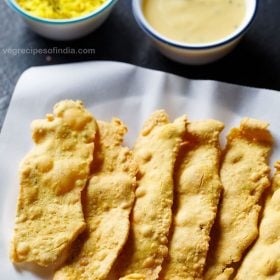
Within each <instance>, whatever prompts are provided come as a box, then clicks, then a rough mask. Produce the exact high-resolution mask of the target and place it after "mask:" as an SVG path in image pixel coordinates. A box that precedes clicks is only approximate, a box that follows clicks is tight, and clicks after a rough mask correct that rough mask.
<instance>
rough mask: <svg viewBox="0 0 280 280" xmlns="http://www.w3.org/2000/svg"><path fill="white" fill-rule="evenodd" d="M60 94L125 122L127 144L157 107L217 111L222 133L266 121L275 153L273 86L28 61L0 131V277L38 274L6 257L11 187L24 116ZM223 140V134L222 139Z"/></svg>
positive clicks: (25, 130) (278, 122)
mask: <svg viewBox="0 0 280 280" xmlns="http://www.w3.org/2000/svg"><path fill="white" fill-rule="evenodd" d="M62 99H81V100H83V101H84V103H85V105H86V106H87V107H88V108H89V110H90V111H91V112H92V113H93V114H94V115H95V116H96V117H97V118H98V119H103V120H110V119H111V118H112V117H113V116H116V117H119V118H121V119H122V120H123V121H124V122H125V123H126V124H127V125H128V127H129V133H128V135H127V138H126V142H127V143H128V144H129V145H130V146H132V144H133V142H134V140H135V138H136V136H137V133H138V131H139V129H140V127H141V125H142V123H143V121H144V120H145V119H146V118H147V117H148V115H149V114H150V113H152V112H153V111H154V110H155V109H158V108H164V109H166V110H167V112H168V113H169V114H170V117H171V119H173V118H174V117H177V116H180V115H182V114H187V115H188V116H189V118H190V119H205V118H216V119H219V120H221V121H223V122H224V123H225V124H226V129H225V132H224V134H223V136H224V135H225V133H226V132H227V131H228V130H229V129H230V127H232V126H236V125H238V123H239V121H240V119H241V118H242V117H244V116H249V117H254V118H258V119H262V120H265V121H268V122H269V123H270V124H271V131H272V133H273V135H274V137H275V140H276V142H277V145H275V149H274V152H273V155H272V158H271V162H272V163H273V162H274V161H275V160H276V159H280V149H279V148H278V143H280V110H279V104H280V95H279V93H278V92H275V91H271V90H264V89H254V88H247V87H241V86H237V85H229V84H224V83H219V82H213V81H194V80H187V79H184V78H180V77H177V76H174V75H170V74H166V73H162V72H159V71H153V70H147V69H143V68H140V67H136V66H132V65H128V64H123V63H115V62H89V63H78V64H68V65H59V66H48V67H38V68H31V69H29V70H28V71H26V72H25V73H24V74H23V75H22V77H21V78H20V80H19V82H18V84H17V86H16V89H15V92H14V95H13V98H12V101H11V104H10V107H9V111H8V114H7V117H6V120H5V123H4V126H3V128H2V132H1V135H0V213H1V216H0V217H1V220H0V279H4V280H14V279H27V280H32V279H42V278H44V279H45V278H47V276H43V275H42V274H39V275H38V274H34V273H31V272H29V271H25V270H17V269H16V268H15V267H14V266H13V265H12V264H11V263H10V261H9V257H8V251H9V242H10V239H11V236H12V230H13V223H14V217H15V208H16V199H17V193H18V188H19V187H18V174H17V171H18V165H19V162H20V160H21V159H22V158H23V156H24V155H25V154H26V153H27V152H28V151H29V150H30V149H31V147H32V142H31V133H30V129H29V127H30V123H31V121H32V120H34V119H37V118H42V117H44V115H45V114H46V113H48V112H52V106H53V105H54V104H55V103H56V102H57V101H59V100H62ZM222 142H224V140H223V141H222Z"/></svg>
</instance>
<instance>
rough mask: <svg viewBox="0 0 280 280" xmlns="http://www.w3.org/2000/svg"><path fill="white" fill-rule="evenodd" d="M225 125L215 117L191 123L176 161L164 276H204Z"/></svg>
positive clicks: (215, 204)
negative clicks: (220, 140)
mask: <svg viewBox="0 0 280 280" xmlns="http://www.w3.org/2000/svg"><path fill="white" fill-rule="evenodd" d="M223 128H224V125H223V124H222V123H221V122H218V121H214V120H207V121H199V122H192V123H191V124H190V125H189V126H188V132H189V134H188V135H186V137H185V139H184V140H185V145H184V146H183V147H182V149H181V150H180V152H179V156H178V159H177V162H176V165H175V199H174V207H173V209H174V220H173V225H172V227H171V233H170V235H169V239H170V240H169V254H168V257H167V258H166V261H165V262H164V266H163V271H162V273H161V275H160V279H166V280H167V279H170V280H171V279H177V280H179V279H182V280H185V279H202V276H203V270H204V265H205V261H206V256H207V252H208V247H209V239H210V230H211V228H212V225H213V223H214V219H215V217H216V213H217V205H218V202H219V197H220V193H221V190H222V186H221V182H220V177H219V164H220V145H219V135H220V132H221V131H222V129H223Z"/></svg>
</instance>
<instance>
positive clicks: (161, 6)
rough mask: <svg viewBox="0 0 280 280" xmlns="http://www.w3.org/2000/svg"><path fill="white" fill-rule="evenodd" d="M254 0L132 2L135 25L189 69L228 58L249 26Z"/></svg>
mask: <svg viewBox="0 0 280 280" xmlns="http://www.w3.org/2000/svg"><path fill="white" fill-rule="evenodd" d="M258 2H259V1H258V0H132V8H133V14H134V16H135V19H136V21H137V23H138V25H139V26H140V27H141V28H142V30H143V31H144V32H145V33H146V34H147V35H148V36H149V38H150V39H151V40H152V42H153V43H154V45H155V46H156V47H157V48H158V49H159V51H160V52H161V53H162V54H163V55H165V56H167V57H168V58H170V59H172V60H174V61H176V62H180V63H184V64H191V65H201V64H206V63H211V62H214V61H216V60H218V59H220V58H222V57H224V56H225V55H226V54H228V53H229V52H230V51H231V50H232V49H233V48H234V47H235V46H236V45H237V43H238V42H239V41H240V39H241V38H242V36H243V35H244V34H245V33H246V31H247V30H248V29H249V27H250V26H251V25H252V23H253V21H254V19H255V17H256V13H257V8H258Z"/></svg>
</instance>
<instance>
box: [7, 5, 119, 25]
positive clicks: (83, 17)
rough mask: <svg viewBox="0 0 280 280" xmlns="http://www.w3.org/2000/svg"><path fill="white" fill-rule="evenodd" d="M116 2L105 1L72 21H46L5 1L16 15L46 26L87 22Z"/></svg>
mask: <svg viewBox="0 0 280 280" xmlns="http://www.w3.org/2000/svg"><path fill="white" fill-rule="evenodd" d="M117 1H118V0H107V1H106V2H105V3H104V4H103V5H101V6H100V7H99V8H98V9H96V10H94V11H92V12H90V13H88V14H86V15H84V16H81V17H76V18H72V19H48V18H42V17H37V16H34V15H31V14H30V13H28V12H27V11H25V10H24V9H23V8H21V7H20V6H19V5H18V4H17V3H16V1H15V0H6V2H7V4H8V5H9V6H10V7H11V8H12V9H13V10H14V11H16V12H17V13H19V14H20V15H21V16H24V17H26V18H28V19H30V20H34V21H37V22H40V23H46V24H58V25H62V24H71V23H78V22H81V21H84V20H87V19H89V18H93V17H95V16H97V15H99V14H101V13H102V12H104V11H105V10H106V9H107V8H109V7H111V6H112V5H113V4H115V3H116V2H117Z"/></svg>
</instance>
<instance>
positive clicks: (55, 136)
mask: <svg viewBox="0 0 280 280" xmlns="http://www.w3.org/2000/svg"><path fill="white" fill-rule="evenodd" d="M32 130H33V140H34V142H35V144H36V146H35V147H34V148H33V150H32V151H31V152H30V153H29V154H28V155H27V156H26V157H25V159H24V160H23V162H22V164H21V169H20V193H19V197H18V204H17V215H16V224H15V229H14V237H13V240H12V244H11V254H10V256H11V259H12V261H13V262H32V263H36V264H38V265H40V266H48V265H50V264H54V263H55V262H57V261H58V259H59V258H60V257H62V256H64V254H65V253H66V252H67V249H68V248H69V245H70V244H71V243H72V241H73V240H74V239H76V237H77V236H78V235H79V234H80V233H81V232H82V231H83V230H84V229H85V222H84V216H83V212H82V205H81V191H82V190H83V188H84V187H85V185H86V181H87V179H88V175H89V171H90V164H91V162H92V159H93V149H94V143H93V142H94V138H95V132H96V122H95V120H94V119H93V117H92V116H91V114H90V113H89V112H88V111H86V110H85V108H84V106H83V104H82V102H81V101H76V102H74V101H71V100H65V101H61V102H59V103H58V104H56V105H55V107H54V115H47V119H43V120H36V121H34V122H33V123H32Z"/></svg>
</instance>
